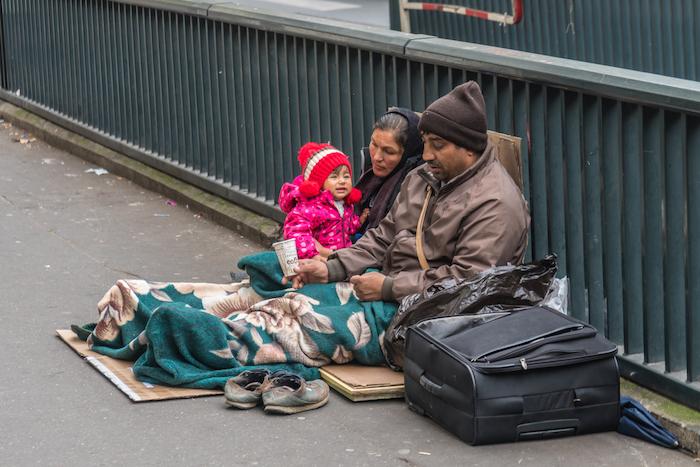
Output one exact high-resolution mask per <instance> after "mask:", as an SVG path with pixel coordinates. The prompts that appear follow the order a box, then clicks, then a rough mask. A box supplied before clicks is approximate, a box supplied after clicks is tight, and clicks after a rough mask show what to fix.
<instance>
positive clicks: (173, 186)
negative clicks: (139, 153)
mask: <svg viewBox="0 0 700 467" xmlns="http://www.w3.org/2000/svg"><path fill="white" fill-rule="evenodd" d="M0 116H2V117H3V118H4V119H5V120H6V121H8V122H10V123H12V124H13V125H15V126H17V127H19V128H22V129H23V130H26V131H28V132H30V133H31V134H32V135H34V136H36V137H37V138H39V139H41V140H43V141H44V142H46V143H48V144H49V145H51V146H53V147H55V148H58V149H61V150H63V151H66V152H68V153H70V154H72V155H74V156H77V157H80V158H81V159H84V160H87V161H89V162H91V163H93V164H95V165H98V166H100V167H104V168H105V169H107V170H109V171H110V172H111V173H113V174H115V175H118V176H120V177H124V178H126V179H128V180H131V181H132V182H134V183H137V184H138V185H141V186H142V187H144V188H146V189H148V190H151V191H154V192H156V193H159V194H161V195H163V196H166V197H168V198H171V199H173V200H175V201H177V202H178V203H179V204H182V205H187V207H188V208H189V209H191V210H192V211H195V212H197V213H201V214H202V215H203V216H205V217H207V218H208V219H210V220H212V221H214V222H216V223H218V224H220V225H222V226H224V227H227V228H229V229H231V230H233V231H235V232H238V233H240V234H242V235H244V236H246V237H248V238H249V239H251V240H253V241H255V242H258V243H260V244H261V245H262V246H264V247H270V245H272V243H273V242H276V241H277V240H279V237H280V232H281V228H280V224H278V223H277V222H275V221H274V220H272V219H269V218H267V217H264V216H261V215H259V214H256V213H254V212H252V211H249V210H248V209H245V208H242V207H241V206H238V205H237V204H234V203H232V202H230V201H228V200H226V199H223V198H221V197H219V196H216V195H212V194H211V193H208V192H206V191H204V190H201V189H199V188H196V187H194V186H192V185H189V184H187V183H185V182H183V181H181V180H178V179H176V178H175V177H172V176H170V175H167V174H165V173H163V172H160V171H158V170H156V169H154V168H152V167H150V166H148V165H146V164H143V163H141V162H138V161H136V160H134V159H132V158H130V157H127V156H125V155H123V154H120V153H118V152H116V151H113V150H111V149H109V148H107V147H105V146H102V145H100V144H97V143H95V142H94V141H91V140H89V139H87V138H84V137H82V136H80V135H78V134H76V133H73V132H71V131H68V130H66V129H64V128H62V127H60V126H58V125H55V124H53V123H51V122H49V121H47V120H44V119H43V118H41V117H39V116H37V115H35V114H33V113H31V112H28V111H26V110H23V109H21V108H19V107H17V106H14V105H12V104H10V103H9V102H6V101H2V100H0Z"/></svg>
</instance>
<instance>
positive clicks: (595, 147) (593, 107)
mask: <svg viewBox="0 0 700 467" xmlns="http://www.w3.org/2000/svg"><path fill="white" fill-rule="evenodd" d="M600 107H601V103H600V98H596V97H590V96H584V97H583V119H584V140H583V153H584V160H583V169H584V180H585V181H584V184H585V186H584V206H585V211H584V217H583V218H584V241H585V244H584V252H585V255H586V288H587V289H588V320H589V322H590V323H591V324H592V325H593V326H595V327H596V328H597V329H600V330H601V331H603V332H605V327H606V324H607V323H606V321H607V320H606V306H605V299H604V296H603V235H602V230H603V229H602V225H601V217H602V216H601V210H602V204H601V199H600V195H601V191H602V190H601V183H600V181H601V172H600V121H601V113H600Z"/></svg>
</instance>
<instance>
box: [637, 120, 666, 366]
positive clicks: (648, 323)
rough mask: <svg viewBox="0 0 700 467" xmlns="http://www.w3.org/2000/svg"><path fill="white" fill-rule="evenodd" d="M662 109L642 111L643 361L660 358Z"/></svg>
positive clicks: (662, 349)
mask: <svg viewBox="0 0 700 467" xmlns="http://www.w3.org/2000/svg"><path fill="white" fill-rule="evenodd" d="M663 124H664V122H663V111H659V110H656V109H645V110H644V132H643V139H642V141H643V149H644V161H643V164H644V169H643V172H644V178H643V180H644V182H643V183H644V250H643V252H644V258H643V267H644V272H643V286H644V361H645V362H647V363H651V362H658V361H661V360H663V358H664V348H663V336H664V300H663V297H664V285H663V282H664V263H663V252H664V244H663V224H662V218H663V213H662V211H661V209H662V204H663V191H664V188H663V148H662V145H663V139H662V138H663V131H664V129H663Z"/></svg>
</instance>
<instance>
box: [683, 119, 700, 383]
mask: <svg viewBox="0 0 700 467" xmlns="http://www.w3.org/2000/svg"><path fill="white" fill-rule="evenodd" d="M687 135H688V136H687V141H688V150H687V154H688V172H687V176H686V180H687V185H688V206H689V207H690V206H695V208H694V209H688V266H687V268H688V279H687V281H686V287H687V297H688V299H687V301H686V304H685V306H686V321H685V323H686V345H687V348H686V356H687V359H688V381H700V210H699V209H697V206H700V117H698V116H692V117H688V121H687Z"/></svg>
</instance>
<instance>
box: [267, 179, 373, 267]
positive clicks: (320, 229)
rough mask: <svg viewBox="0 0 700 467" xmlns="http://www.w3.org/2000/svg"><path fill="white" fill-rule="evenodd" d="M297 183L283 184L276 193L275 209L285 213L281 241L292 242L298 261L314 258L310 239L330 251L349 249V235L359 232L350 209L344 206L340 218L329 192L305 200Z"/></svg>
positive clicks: (356, 221)
mask: <svg viewBox="0 0 700 467" xmlns="http://www.w3.org/2000/svg"><path fill="white" fill-rule="evenodd" d="M300 179H301V177H297V178H296V179H295V180H294V182H293V183H285V184H284V185H282V189H281V190H280V196H279V205H280V208H281V209H282V211H284V212H286V213H287V218H286V219H285V221H284V238H285V240H289V239H292V238H293V239H294V240H296V244H297V253H298V255H299V258H302V259H303V258H312V257H314V256H316V255H317V254H318V250H316V246H315V245H314V238H315V239H316V240H318V241H319V243H320V244H321V245H323V246H324V247H326V248H330V249H331V250H339V249H341V248H347V247H349V246H351V245H352V241H351V240H350V238H351V235H352V234H354V233H355V232H357V230H358V229H359V228H360V218H359V217H358V216H357V214H355V210H354V209H353V207H352V205H350V204H348V203H347V202H346V203H345V209H344V210H343V216H342V217H341V216H340V213H339V212H338V209H337V208H336V207H335V204H334V200H333V195H331V193H330V191H327V190H323V191H321V193H320V194H319V195H318V196H314V197H313V198H306V197H305V196H304V195H302V194H301V193H300V192H299V183H300V182H301V180H300Z"/></svg>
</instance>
